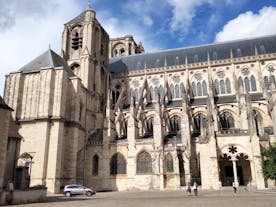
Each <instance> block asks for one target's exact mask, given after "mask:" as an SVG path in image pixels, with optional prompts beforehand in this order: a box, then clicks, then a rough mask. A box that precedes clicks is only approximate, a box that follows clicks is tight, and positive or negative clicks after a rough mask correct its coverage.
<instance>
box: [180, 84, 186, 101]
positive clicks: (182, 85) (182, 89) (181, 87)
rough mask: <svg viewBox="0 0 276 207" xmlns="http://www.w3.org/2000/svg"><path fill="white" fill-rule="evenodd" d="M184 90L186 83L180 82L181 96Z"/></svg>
mask: <svg viewBox="0 0 276 207" xmlns="http://www.w3.org/2000/svg"><path fill="white" fill-rule="evenodd" d="M184 90H185V88H184V84H183V83H181V84H180V97H182V95H183V92H184ZM182 98H184V97H182Z"/></svg>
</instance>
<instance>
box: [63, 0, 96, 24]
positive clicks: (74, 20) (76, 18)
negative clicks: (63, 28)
mask: <svg viewBox="0 0 276 207" xmlns="http://www.w3.org/2000/svg"><path fill="white" fill-rule="evenodd" d="M87 11H93V10H92V9H91V6H90V5H89V4H88V5H87V7H86V9H85V10H84V11H83V12H82V13H80V14H79V15H78V16H76V17H75V18H74V19H72V20H70V21H69V22H67V23H66V24H75V23H79V22H83V21H84V19H85V13H86V12H87Z"/></svg>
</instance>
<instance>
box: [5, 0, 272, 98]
mask: <svg viewBox="0 0 276 207" xmlns="http://www.w3.org/2000/svg"><path fill="white" fill-rule="evenodd" d="M87 2H88V1H87V0H47V1H42V0H0V31H1V32H0V45H1V48H2V49H1V50H0V57H1V70H0V95H2V94H3V93H2V91H3V88H4V79H5V77H4V76H5V74H8V73H9V72H11V71H16V70H18V69H19V68H21V67H22V66H23V65H24V64H26V63H28V62H29V61H31V60H32V59H33V58H35V57H36V56H38V55H39V54H41V53H43V52H44V51H45V50H47V49H48V47H49V45H51V48H52V49H53V50H55V51H56V52H57V53H60V45H61V34H62V30H63V24H64V23H65V22H68V21H69V20H70V19H72V18H74V17H75V16H77V15H78V14H79V13H81V12H82V11H83V10H84V9H85V7H86V5H87ZM91 6H92V8H93V9H94V10H95V11H96V14H97V19H98V20H99V21H100V22H101V24H102V26H103V27H104V28H105V30H106V31H107V32H108V33H109V35H110V37H111V38H112V37H119V36H124V35H129V34H130V35H133V36H134V39H135V40H136V42H137V43H138V42H140V41H141V42H142V43H143V45H144V47H145V50H146V52H149V51H156V50H162V49H171V48H179V47H186V46H192V45H200V44H208V43H213V42H221V41H229V40H234V39H241V38H250V37H255V36H264V35H270V34H276V26H275V22H276V0H92V1H91Z"/></svg>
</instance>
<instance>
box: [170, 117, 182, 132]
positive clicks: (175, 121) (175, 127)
mask: <svg viewBox="0 0 276 207" xmlns="http://www.w3.org/2000/svg"><path fill="white" fill-rule="evenodd" d="M170 125H171V130H172V132H173V133H177V132H178V131H180V129H181V118H180V116H178V115H174V116H172V117H171V118H170Z"/></svg>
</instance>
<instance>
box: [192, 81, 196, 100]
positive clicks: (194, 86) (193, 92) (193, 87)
mask: <svg viewBox="0 0 276 207" xmlns="http://www.w3.org/2000/svg"><path fill="white" fill-rule="evenodd" d="M192 95H193V97H195V96H196V95H197V94H196V84H195V82H192Z"/></svg>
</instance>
